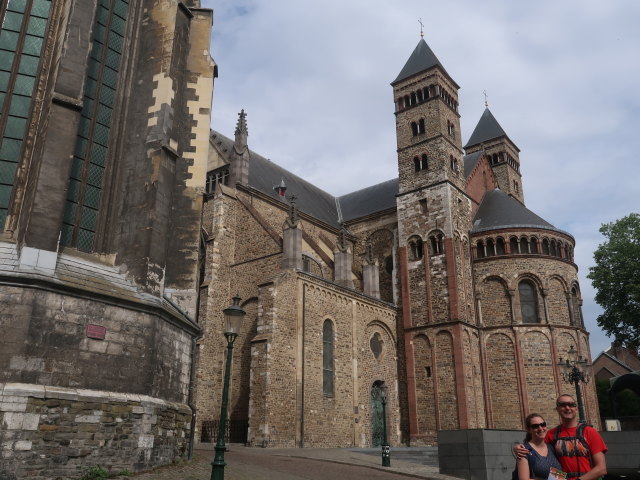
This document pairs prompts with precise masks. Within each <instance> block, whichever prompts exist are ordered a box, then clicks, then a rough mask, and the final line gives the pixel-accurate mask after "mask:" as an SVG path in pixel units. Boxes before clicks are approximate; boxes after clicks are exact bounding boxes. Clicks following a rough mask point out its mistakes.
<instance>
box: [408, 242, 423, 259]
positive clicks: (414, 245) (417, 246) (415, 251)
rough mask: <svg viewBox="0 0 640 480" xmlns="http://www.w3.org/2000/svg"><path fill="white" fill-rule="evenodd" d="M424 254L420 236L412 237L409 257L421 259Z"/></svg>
mask: <svg viewBox="0 0 640 480" xmlns="http://www.w3.org/2000/svg"><path fill="white" fill-rule="evenodd" d="M422 256H423V246H422V239H421V238H420V237H411V238H410V239H409V258H410V259H411V260H420V259H421V258H422Z"/></svg>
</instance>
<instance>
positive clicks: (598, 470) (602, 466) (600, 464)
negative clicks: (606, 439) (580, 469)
mask: <svg viewBox="0 0 640 480" xmlns="http://www.w3.org/2000/svg"><path fill="white" fill-rule="evenodd" d="M591 458H592V461H593V467H591V470H589V471H588V472H587V473H583V474H582V475H580V478H581V479H582V480H596V478H598V477H602V476H603V475H606V474H607V461H606V460H605V458H604V452H598V453H594V454H593V455H592V456H591Z"/></svg>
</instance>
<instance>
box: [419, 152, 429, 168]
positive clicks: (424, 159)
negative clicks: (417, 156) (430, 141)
mask: <svg viewBox="0 0 640 480" xmlns="http://www.w3.org/2000/svg"><path fill="white" fill-rule="evenodd" d="M420 168H421V169H422V170H428V169H429V159H428V158H427V155H426V154H425V153H423V154H422V158H421V163H420Z"/></svg>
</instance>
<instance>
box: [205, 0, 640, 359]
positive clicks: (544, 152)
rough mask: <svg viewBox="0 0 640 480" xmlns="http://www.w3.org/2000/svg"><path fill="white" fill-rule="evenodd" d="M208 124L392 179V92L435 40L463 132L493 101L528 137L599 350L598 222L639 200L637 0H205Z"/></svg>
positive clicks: (362, 183) (295, 158) (262, 145)
mask: <svg viewBox="0 0 640 480" xmlns="http://www.w3.org/2000/svg"><path fill="white" fill-rule="evenodd" d="M202 6H203V7H207V8H213V10H214V24H213V36H212V42H211V53H212V56H213V58H214V60H215V62H216V64H217V65H218V70H219V77H218V78H217V79H216V80H215V87H214V98H213V110H212V112H213V113H212V128H214V129H215V130H217V131H219V132H220V133H222V134H224V135H226V136H228V137H231V138H233V133H234V129H235V125H236V122H237V118H238V112H239V111H240V110H241V109H244V110H245V112H246V113H247V124H248V130H249V147H250V148H251V149H252V150H254V151H256V152H258V153H259V154H261V155H262V156H264V157H266V158H269V159H271V160H272V161H274V162H276V163H277V164H279V165H281V166H282V167H284V168H286V169H288V170H290V171H291V172H293V173H295V174H297V175H298V176H300V177H302V178H304V179H305V180H307V181H309V182H311V183H313V184H315V185H317V186H319V187H320V188H322V189H323V190H325V191H327V192H329V193H331V194H332V195H336V196H337V195H342V194H344V193H348V192H352V191H355V190H358V189H360V188H364V187H367V186H370V185H375V184H377V183H380V182H383V181H386V180H389V179H392V178H396V177H397V163H396V162H397V157H396V138H395V117H394V115H393V112H394V104H393V93H392V88H391V86H390V82H391V81H393V80H394V79H395V77H396V76H397V75H398V73H399V72H400V70H401V69H402V67H403V66H404V64H405V62H406V61H407V59H408V58H409V56H410V55H411V52H412V51H413V49H414V48H415V47H416V45H417V44H418V41H419V40H420V24H419V20H420V19H421V20H422V23H423V24H424V39H425V41H426V42H427V43H428V44H429V46H430V47H431V49H432V50H433V51H434V53H435V54H436V56H437V57H438V59H439V60H440V62H441V63H442V65H443V66H444V67H445V68H446V70H447V72H448V73H449V74H450V75H451V76H452V77H453V79H454V80H455V81H456V83H458V85H460V87H461V88H460V91H459V103H460V105H459V113H460V115H461V119H460V121H461V130H462V144H463V145H464V144H465V143H466V141H467V140H468V139H469V137H470V135H471V133H472V131H473V129H474V128H475V126H476V124H477V122H478V120H479V119H480V116H481V115H482V112H483V110H484V108H485V105H484V102H485V96H484V92H486V93H487V101H488V104H489V109H490V110H491V112H492V113H493V115H494V116H495V117H496V119H497V120H498V122H499V123H500V125H501V126H502V128H503V129H504V130H505V131H506V133H507V135H508V136H509V138H510V139H511V140H512V141H513V142H514V143H515V144H516V145H517V146H518V147H519V148H520V150H521V152H520V164H521V173H522V177H523V178H522V184H523V189H524V194H525V202H526V205H527V208H529V209H530V210H532V211H534V212H535V213H536V214H538V215H540V216H541V217H542V218H544V219H545V220H547V221H548V222H550V223H551V224H553V225H555V226H556V227H558V228H560V229H563V230H565V231H567V232H569V233H571V234H572V235H573V236H574V238H575V239H576V248H575V259H576V263H577V265H578V267H579V276H580V287H581V292H582V296H583V300H584V303H583V315H584V318H585V324H586V327H587V329H588V330H589V331H590V332H591V354H592V358H595V357H596V356H597V355H598V354H599V353H600V352H601V351H602V350H604V349H606V348H607V347H608V346H609V344H610V341H611V339H609V338H608V337H606V336H605V335H604V333H603V332H602V331H601V330H600V328H599V327H598V326H597V323H596V318H597V316H598V315H599V314H600V312H601V308H600V307H599V306H598V305H597V304H596V303H595V301H594V295H595V291H594V289H593V288H592V286H591V282H590V281H589V280H588V279H587V278H586V275H587V274H588V272H589V267H590V266H592V265H593V252H594V250H595V249H596V248H597V246H598V245H599V244H600V243H602V242H603V241H604V237H602V235H601V234H600V233H599V228H600V226H601V225H602V224H603V223H608V222H612V221H615V220H617V219H619V218H622V217H624V216H626V215H628V214H629V213H631V212H639V211H640V208H639V203H638V202H639V201H638V196H639V195H638V194H640V188H639V187H638V186H637V183H638V175H637V171H638V169H637V168H636V167H635V158H634V157H635V154H636V152H638V151H639V150H640V93H639V89H640V28H638V22H639V21H640V2H638V1H637V0H612V1H602V0H562V1H557V0H555V1H550V0H537V1H535V2H514V1H512V0H493V1H491V0H490V1H483V2H479V1H477V0H447V1H446V2H428V1H425V0H397V1H393V2H388V1H387V2H383V1H379V0H340V1H339V0H324V1H322V2H318V1H309V0H246V1H244V0H203V1H202Z"/></svg>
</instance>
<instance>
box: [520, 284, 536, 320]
mask: <svg viewBox="0 0 640 480" xmlns="http://www.w3.org/2000/svg"><path fill="white" fill-rule="evenodd" d="M518 292H519V293H520V313H521V314H522V322H523V323H538V302H537V301H536V300H537V294H536V287H535V285H534V284H533V283H532V282H531V281H529V280H523V281H521V282H520V283H519V284H518Z"/></svg>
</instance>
